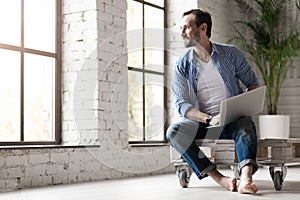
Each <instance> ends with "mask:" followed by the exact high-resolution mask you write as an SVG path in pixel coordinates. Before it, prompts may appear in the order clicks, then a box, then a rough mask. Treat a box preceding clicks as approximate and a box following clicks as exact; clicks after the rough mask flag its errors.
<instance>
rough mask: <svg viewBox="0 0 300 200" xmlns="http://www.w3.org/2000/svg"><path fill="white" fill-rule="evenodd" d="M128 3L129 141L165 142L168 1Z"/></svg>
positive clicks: (156, 0)
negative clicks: (166, 18) (166, 2)
mask: <svg viewBox="0 0 300 200" xmlns="http://www.w3.org/2000/svg"><path fill="white" fill-rule="evenodd" d="M127 2H128V8H127V46H128V111H129V112H128V135H129V142H131V143H138V142H143V143H144V142H151V143H153V142H164V141H165V117H166V114H165V105H166V103H165V93H166V91H165V87H164V81H165V78H164V77H165V76H164V75H165V69H164V66H165V53H164V49H165V48H164V41H165V36H164V27H165V1H164V0H155V1H154V0H147V1H143V0H128V1H127Z"/></svg>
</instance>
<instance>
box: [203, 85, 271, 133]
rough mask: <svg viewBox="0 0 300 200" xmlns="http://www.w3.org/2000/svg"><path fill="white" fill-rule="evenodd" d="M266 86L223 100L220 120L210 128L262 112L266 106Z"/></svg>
mask: <svg viewBox="0 0 300 200" xmlns="http://www.w3.org/2000/svg"><path fill="white" fill-rule="evenodd" d="M265 94H266V86H261V87H259V88H256V89H254V90H251V91H248V92H245V93H242V94H239V95H236V96H233V97H230V98H227V99H225V100H223V101H221V105H220V122H219V124H217V125H213V126H209V127H208V128H215V127H221V126H224V125H226V124H229V123H231V122H233V121H235V120H237V119H239V118H241V117H244V116H251V115H254V114H258V113H260V112H261V111H262V110H263V108H264V102H265Z"/></svg>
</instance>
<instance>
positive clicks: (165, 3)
mask: <svg viewBox="0 0 300 200" xmlns="http://www.w3.org/2000/svg"><path fill="white" fill-rule="evenodd" d="M128 1H135V2H138V3H141V4H142V7H143V9H142V16H141V17H142V18H143V27H142V28H143V47H142V50H143V55H142V61H143V63H142V66H143V67H142V68H136V67H131V66H128V71H133V72H140V73H142V76H143V88H142V90H143V140H140V141H130V140H129V144H155V143H166V142H167V140H166V134H165V133H166V129H167V127H166V124H167V122H166V121H165V122H164V127H163V133H164V135H163V140H159V141H157V140H146V133H145V125H146V117H145V74H152V75H161V76H162V77H163V82H164V89H163V93H164V95H163V96H164V99H163V100H162V101H163V106H164V110H167V89H166V87H165V85H166V70H165V69H164V71H163V72H157V71H152V70H148V69H145V38H144V35H145V34H144V29H145V16H144V11H145V5H147V6H150V7H152V8H157V9H161V10H162V11H163V13H164V14H163V15H164V22H163V24H164V27H163V28H164V29H165V28H166V27H167V22H166V19H167V10H166V7H167V0H164V6H163V7H161V6H159V5H156V4H153V3H150V2H148V1H144V0H128ZM164 41H166V34H164ZM165 49H166V46H165V42H164V55H163V57H164V58H163V59H164V60H163V65H164V66H166V63H167V57H166V55H167V53H166V50H165ZM164 119H167V116H164Z"/></svg>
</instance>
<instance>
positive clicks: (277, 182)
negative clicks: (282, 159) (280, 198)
mask: <svg viewBox="0 0 300 200" xmlns="http://www.w3.org/2000/svg"><path fill="white" fill-rule="evenodd" d="M273 182H274V187H275V189H276V190H281V189H282V183H283V179H282V173H281V172H280V171H276V172H275V173H274V179H273Z"/></svg>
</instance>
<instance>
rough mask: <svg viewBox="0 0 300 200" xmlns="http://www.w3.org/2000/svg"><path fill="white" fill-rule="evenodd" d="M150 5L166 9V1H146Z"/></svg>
mask: <svg viewBox="0 0 300 200" xmlns="http://www.w3.org/2000/svg"><path fill="white" fill-rule="evenodd" d="M146 1H147V2H149V3H152V4H155V5H157V6H160V7H164V0H146Z"/></svg>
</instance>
